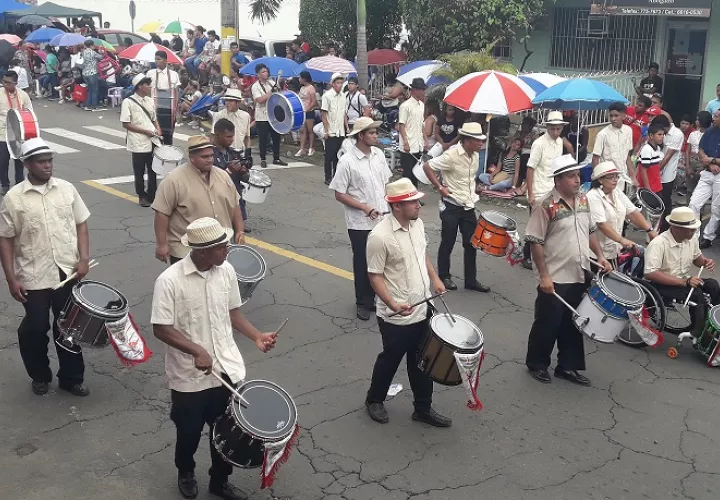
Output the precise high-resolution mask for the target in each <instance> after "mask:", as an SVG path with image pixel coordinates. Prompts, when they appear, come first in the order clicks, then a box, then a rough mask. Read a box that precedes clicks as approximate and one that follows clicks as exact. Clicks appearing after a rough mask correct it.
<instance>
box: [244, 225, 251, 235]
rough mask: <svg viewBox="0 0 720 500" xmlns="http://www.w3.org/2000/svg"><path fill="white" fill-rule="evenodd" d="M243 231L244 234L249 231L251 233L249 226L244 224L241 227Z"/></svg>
mask: <svg viewBox="0 0 720 500" xmlns="http://www.w3.org/2000/svg"><path fill="white" fill-rule="evenodd" d="M243 232H244V233H245V234H250V233H252V229H250V228H249V227H247V226H245V227H244V228H243Z"/></svg>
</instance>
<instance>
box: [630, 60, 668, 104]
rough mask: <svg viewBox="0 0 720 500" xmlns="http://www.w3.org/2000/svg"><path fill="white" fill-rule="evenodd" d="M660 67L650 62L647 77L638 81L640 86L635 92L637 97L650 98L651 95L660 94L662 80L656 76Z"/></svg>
mask: <svg viewBox="0 0 720 500" xmlns="http://www.w3.org/2000/svg"><path fill="white" fill-rule="evenodd" d="M658 71H660V66H659V65H658V63H656V62H651V63H650V66H648V76H646V77H645V78H643V79H642V80H640V86H639V87H637V88H636V89H635V90H636V91H637V93H638V95H645V96H647V97H652V95H653V94H662V89H663V79H662V78H661V77H660V76H658Z"/></svg>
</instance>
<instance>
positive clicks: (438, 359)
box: [418, 325, 482, 386]
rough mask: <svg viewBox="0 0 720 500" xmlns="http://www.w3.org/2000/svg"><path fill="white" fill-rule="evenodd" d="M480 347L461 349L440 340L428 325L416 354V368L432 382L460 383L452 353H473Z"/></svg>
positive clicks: (450, 384) (458, 371)
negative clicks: (418, 351)
mask: <svg viewBox="0 0 720 500" xmlns="http://www.w3.org/2000/svg"><path fill="white" fill-rule="evenodd" d="M480 349H482V346H480V347H478V348H475V349H462V348H459V347H457V346H455V345H452V344H450V343H448V342H445V341H444V340H442V339H441V338H440V337H439V336H438V335H437V334H436V333H435V332H434V331H433V329H432V328H431V327H430V325H428V330H427V333H426V334H425V339H424V340H423V343H422V348H421V349H420V353H419V354H418V368H419V369H420V371H422V372H423V373H425V374H427V375H428V376H429V377H430V378H431V379H432V380H433V382H436V383H438V384H440V385H448V386H454V385H460V384H462V377H461V376H460V370H458V367H457V363H456V362H455V355H454V353H455V352H457V353H461V354H473V353H476V352H478V351H479V350H480Z"/></svg>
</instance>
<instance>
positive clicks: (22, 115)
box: [5, 108, 40, 159]
mask: <svg viewBox="0 0 720 500" xmlns="http://www.w3.org/2000/svg"><path fill="white" fill-rule="evenodd" d="M5 135H6V137H5V140H6V142H7V146H8V151H9V152H10V156H11V158H13V159H19V158H21V157H22V145H23V143H24V142H25V141H27V140H29V139H34V138H36V137H40V127H39V125H38V121H37V117H36V116H35V113H34V112H33V111H32V110H30V109H16V108H13V109H10V110H8V113H7V118H6V129H5Z"/></svg>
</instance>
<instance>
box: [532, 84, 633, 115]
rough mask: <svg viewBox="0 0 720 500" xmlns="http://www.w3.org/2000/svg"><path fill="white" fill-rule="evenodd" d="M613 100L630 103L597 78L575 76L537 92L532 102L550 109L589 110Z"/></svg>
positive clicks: (604, 105) (608, 104)
mask: <svg viewBox="0 0 720 500" xmlns="http://www.w3.org/2000/svg"><path fill="white" fill-rule="evenodd" d="M614 102H622V103H623V104H630V101H628V100H627V99H626V98H625V96H624V95H622V94H621V93H620V92H618V91H617V90H615V89H614V88H612V87H611V86H609V85H606V84H604V83H603V82H599V81H597V80H588V79H585V78H576V79H572V80H565V81H564V82H560V83H558V84H557V85H553V86H552V87H550V88H548V89H546V90H544V91H543V92H541V93H540V94H538V95H537V96H536V97H535V99H533V100H532V103H533V104H534V105H535V106H540V107H542V108H550V109H562V110H572V111H589V110H593V109H606V108H607V107H608V106H610V104H612V103H614Z"/></svg>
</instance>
